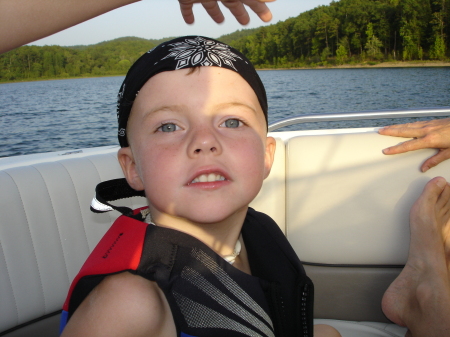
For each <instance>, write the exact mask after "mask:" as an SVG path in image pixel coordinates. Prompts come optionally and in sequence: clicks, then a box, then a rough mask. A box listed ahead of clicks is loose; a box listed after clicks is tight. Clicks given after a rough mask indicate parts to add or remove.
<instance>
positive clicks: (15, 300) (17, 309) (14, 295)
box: [0, 241, 19, 324]
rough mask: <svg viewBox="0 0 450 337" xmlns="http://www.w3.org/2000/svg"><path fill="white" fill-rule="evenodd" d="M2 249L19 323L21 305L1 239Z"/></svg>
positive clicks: (0, 245)
mask: <svg viewBox="0 0 450 337" xmlns="http://www.w3.org/2000/svg"><path fill="white" fill-rule="evenodd" d="M0 251H1V252H2V253H3V256H4V257H5V266H6V272H7V273H8V279H9V284H10V285H11V290H12V295H13V297H14V306H15V308H16V314H17V321H16V324H18V323H19V307H18V306H17V298H16V294H15V292H14V287H13V284H12V280H11V275H10V273H9V268H8V261H7V260H6V254H5V251H4V250H3V246H2V242H1V241H0Z"/></svg>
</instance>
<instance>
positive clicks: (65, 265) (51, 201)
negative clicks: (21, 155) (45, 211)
mask: <svg viewBox="0 0 450 337" xmlns="http://www.w3.org/2000/svg"><path fill="white" fill-rule="evenodd" d="M33 168H34V169H35V170H36V171H38V173H39V175H40V176H41V178H42V180H43V181H44V183H45V188H46V190H47V194H48V198H49V199H50V204H51V207H52V210H53V218H54V219H55V224H56V229H57V231H58V236H59V244H60V246H61V251H62V254H63V261H64V267H65V268H66V275H67V282H69V268H68V266H67V262H66V253H65V252H64V247H63V244H62V236H61V231H60V229H59V224H58V220H57V219H56V212H55V207H53V199H52V196H51V195H50V191H49V189H48V185H47V182H46V181H45V178H44V176H43V175H42V173H41V171H39V170H38V169H37V168H36V167H35V166H33Z"/></svg>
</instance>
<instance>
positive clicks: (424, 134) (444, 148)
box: [378, 118, 450, 172]
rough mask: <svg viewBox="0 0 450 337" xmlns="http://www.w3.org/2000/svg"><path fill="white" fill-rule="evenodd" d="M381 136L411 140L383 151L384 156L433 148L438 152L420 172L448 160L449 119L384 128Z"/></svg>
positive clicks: (449, 146) (423, 165)
mask: <svg viewBox="0 0 450 337" xmlns="http://www.w3.org/2000/svg"><path fill="white" fill-rule="evenodd" d="M378 132H379V133H380V134H381V135H386V136H394V137H405V138H413V139H411V140H407V141H405V142H403V143H400V144H398V145H395V146H391V147H388V148H386V149H384V150H383V153H384V154H387V155H391V154H398V153H404V152H409V151H414V150H419V149H426V148H435V149H438V152H437V153H436V154H435V155H433V156H431V157H430V158H428V159H427V160H426V161H425V162H424V163H423V164H422V167H421V169H422V172H425V171H427V170H428V169H430V168H432V167H434V166H436V165H437V164H439V163H441V162H443V161H444V160H446V159H449V158H450V118H446V119H436V120H432V121H424V122H416V123H408V124H399V125H391V126H386V127H384V128H382V129H380V130H379V131H378Z"/></svg>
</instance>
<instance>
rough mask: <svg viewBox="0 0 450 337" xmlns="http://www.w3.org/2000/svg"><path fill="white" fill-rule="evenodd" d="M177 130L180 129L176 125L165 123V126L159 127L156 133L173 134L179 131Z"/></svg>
mask: <svg viewBox="0 0 450 337" xmlns="http://www.w3.org/2000/svg"><path fill="white" fill-rule="evenodd" d="M179 129H180V127H179V126H178V125H176V124H174V123H166V124H163V125H161V126H160V127H159V128H158V131H162V132H174V131H176V130H179Z"/></svg>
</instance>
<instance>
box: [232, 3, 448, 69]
mask: <svg viewBox="0 0 450 337" xmlns="http://www.w3.org/2000/svg"><path fill="white" fill-rule="evenodd" d="M449 19H450V0H340V1H338V2H334V1H333V2H331V4H330V5H328V6H319V7H317V8H315V9H313V10H310V11H307V12H304V13H302V14H300V15H299V16H297V17H295V18H290V19H288V20H286V21H283V22H279V23H277V24H275V25H271V26H267V27H261V28H259V29H258V30H257V31H256V32H255V33H254V34H251V35H248V36H246V37H243V38H240V39H236V40H234V41H232V42H231V44H232V45H233V46H234V47H235V48H237V49H239V50H240V51H241V52H243V53H244V54H245V55H246V56H247V57H248V58H249V59H250V60H251V61H252V62H253V63H254V64H255V65H256V66H259V67H285V66H305V65H328V64H344V63H353V62H355V63H356V62H357V63H360V62H365V61H372V62H380V61H394V60H397V61H410V60H442V61H444V60H446V59H447V58H448V56H449V52H448V51H449V49H450V39H449V36H450V24H449Z"/></svg>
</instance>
